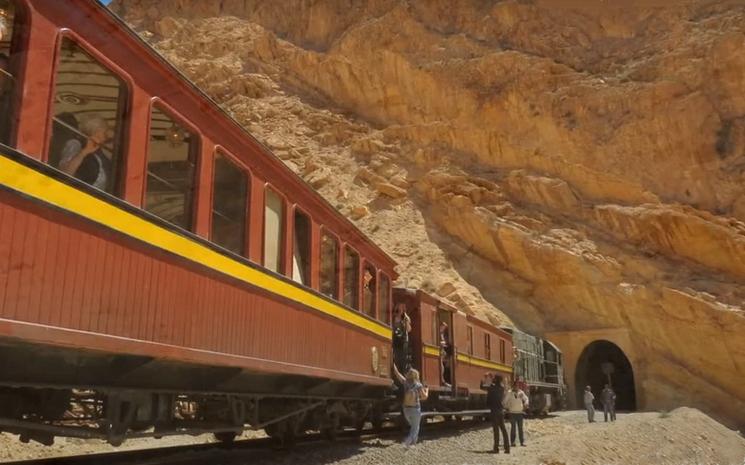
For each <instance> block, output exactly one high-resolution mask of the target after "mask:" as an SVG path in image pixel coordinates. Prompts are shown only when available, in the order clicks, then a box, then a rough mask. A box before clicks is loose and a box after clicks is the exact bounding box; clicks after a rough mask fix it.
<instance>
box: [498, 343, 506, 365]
mask: <svg viewBox="0 0 745 465" xmlns="http://www.w3.org/2000/svg"><path fill="white" fill-rule="evenodd" d="M506 357H507V354H506V353H505V344H504V339H499V361H500V362H502V363H504V362H505V359H506Z"/></svg>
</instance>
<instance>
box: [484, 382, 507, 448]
mask: <svg viewBox="0 0 745 465" xmlns="http://www.w3.org/2000/svg"><path fill="white" fill-rule="evenodd" d="M481 389H483V390H485V391H486V405H487V407H489V410H490V411H491V426H492V431H493V433H494V448H493V449H492V452H494V453H495V454H498V453H499V432H500V431H501V432H502V439H503V440H504V453H505V454H509V453H510V441H509V440H508V438H507V428H506V427H505V426H504V405H503V402H504V397H505V392H504V385H503V384H502V377H501V376H495V375H494V374H493V373H487V374H486V376H485V378H484V380H483V381H482V382H481Z"/></svg>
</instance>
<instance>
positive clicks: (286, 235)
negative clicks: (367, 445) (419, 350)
mask: <svg viewBox="0 0 745 465" xmlns="http://www.w3.org/2000/svg"><path fill="white" fill-rule="evenodd" d="M0 9H1V10H2V17H3V19H2V25H1V26H0V33H1V34H2V39H1V42H0V429H2V430H5V431H8V432H13V433H17V434H20V435H21V439H22V440H29V439H34V440H38V441H41V442H44V443H50V442H51V441H52V440H53V437H54V436H55V435H64V436H80V437H100V438H104V439H107V440H108V441H110V442H111V443H114V444H118V443H121V441H122V440H124V438H125V437H128V436H132V435H137V434H142V435H145V434H151V433H144V431H146V430H148V429H150V428H154V430H152V431H153V433H152V434H154V435H156V436H162V435H166V434H177V433H181V432H204V431H213V432H216V433H218V435H219V436H220V437H221V438H222V439H230V438H231V437H232V436H233V435H234V434H235V433H237V432H239V431H241V430H242V429H243V427H244V425H250V426H251V427H254V428H265V429H266V430H267V432H268V433H269V434H271V435H274V436H286V437H291V436H292V435H293V434H294V433H296V432H298V431H301V430H303V429H306V428H313V429H322V430H325V431H328V432H329V433H330V434H334V432H335V431H337V430H338V429H339V428H340V427H341V426H342V425H343V424H349V423H359V422H360V421H364V418H365V417H367V416H369V413H370V409H371V408H372V405H373V403H372V400H374V399H379V398H380V397H381V396H383V393H384V391H385V390H386V389H387V388H388V387H389V385H390V378H389V369H388V368H389V365H390V362H389V345H390V337H391V330H390V318H391V298H392V296H391V281H392V280H393V279H395V278H396V275H395V272H394V266H395V263H394V261H393V260H392V259H391V258H389V257H388V256H387V255H386V254H385V253H383V252H382V251H381V250H380V249H379V248H378V247H376V246H375V245H374V244H373V243H372V242H371V241H370V240H369V239H368V238H366V237H365V236H364V235H363V234H362V233H361V232H360V231H358V230H357V229H356V228H355V227H354V226H353V225H352V224H351V223H350V222H349V221H347V220H346V219H345V218H343V217H342V216H341V215H340V214H339V213H338V212H337V211H336V210H335V209H334V208H333V207H331V206H330V205H329V204H327V203H326V202H325V201H324V200H323V199H322V198H321V197H320V196H319V195H317V194H316V193H315V192H314V191H313V189H311V188H310V187H309V186H308V185H306V184H305V183H303V182H302V180H300V179H299V178H298V177H297V176H295V175H294V174H293V173H292V172H291V171H290V170H288V169H287V168H286V167H285V166H284V165H283V164H282V162H281V161H280V160H278V159H277V158H275V157H274V156H273V155H272V154H271V153H270V152H269V151H268V150H267V149H266V148H265V147H263V146H262V145H261V144H260V143H258V142H257V141H256V140H255V139H254V138H253V137H251V136H250V135H249V134H248V133H246V132H245V131H244V130H243V129H242V128H241V127H240V126H239V125H238V124H237V123H236V122H235V121H234V120H232V119H231V118H230V117H229V116H227V115H226V114H225V113H224V112H223V111H222V110H221V109H220V108H219V107H218V106H217V105H216V104H215V102H213V101H212V100H210V99H209V98H208V97H207V96H206V95H204V94H203V93H202V92H200V91H199V90H198V89H197V88H196V87H195V86H194V85H193V84H192V83H190V82H189V80H188V79H186V78H185V77H184V76H183V75H181V74H180V73H179V72H178V71H177V70H176V69H174V68H173V67H172V66H170V65H169V64H168V63H167V62H166V61H165V60H164V59H163V58H162V57H161V56H159V55H158V54H157V53H156V52H155V51H154V50H153V49H152V48H151V47H149V46H148V45H147V44H145V43H144V42H143V41H141V40H140V39H139V38H138V37H137V35H136V34H135V33H134V32H132V31H131V30H130V29H129V28H128V27H126V26H125V25H124V24H123V23H122V22H121V20H120V19H118V18H117V17H115V16H114V15H112V14H111V13H110V12H109V11H108V10H107V9H106V8H104V7H102V6H100V5H99V4H97V3H96V2H93V1H88V0H55V1H49V0H0ZM138 432H142V433H138Z"/></svg>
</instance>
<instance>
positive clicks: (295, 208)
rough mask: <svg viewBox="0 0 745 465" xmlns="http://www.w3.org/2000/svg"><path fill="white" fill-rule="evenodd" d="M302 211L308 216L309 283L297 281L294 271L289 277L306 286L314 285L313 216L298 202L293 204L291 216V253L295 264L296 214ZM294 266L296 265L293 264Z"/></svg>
mask: <svg viewBox="0 0 745 465" xmlns="http://www.w3.org/2000/svg"><path fill="white" fill-rule="evenodd" d="M298 212H300V214H301V215H304V216H305V217H306V218H308V254H309V255H308V269H307V273H308V275H307V281H308V282H307V283H300V282H298V281H295V278H294V276H292V272H291V273H290V276H289V278H290V279H291V280H292V282H294V283H296V284H299V285H301V286H305V287H312V283H313V276H312V274H313V255H314V254H313V224H314V221H313V216H312V215H311V214H310V213H309V212H308V211H307V210H306V209H305V208H303V207H301V206H300V205H298V204H296V203H295V204H292V208H291V217H292V228H291V229H292V241H291V244H290V245H291V253H290V258H291V260H292V263H293V264H294V260H295V231H296V229H295V223H296V222H295V215H296V214H297V213H298ZM293 266H294V265H293Z"/></svg>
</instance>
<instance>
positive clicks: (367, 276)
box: [362, 263, 378, 318]
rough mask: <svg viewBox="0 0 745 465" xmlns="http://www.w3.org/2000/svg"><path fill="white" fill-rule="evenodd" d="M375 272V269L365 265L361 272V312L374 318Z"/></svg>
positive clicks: (375, 301) (375, 310) (375, 312)
mask: <svg viewBox="0 0 745 465" xmlns="http://www.w3.org/2000/svg"><path fill="white" fill-rule="evenodd" d="M376 276H377V272H376V270H375V267H374V266H372V265H370V264H369V263H368V264H365V268H364V270H362V311H363V312H364V313H365V315H367V316H369V317H371V318H376V316H377V315H376V314H377V293H378V289H377V281H378V280H377V279H376Z"/></svg>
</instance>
